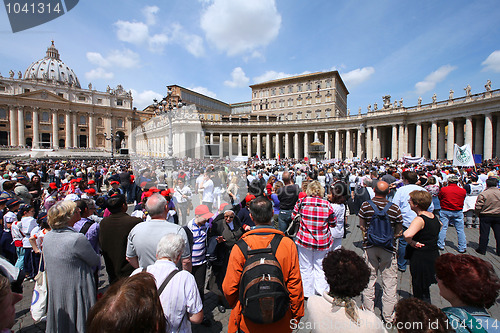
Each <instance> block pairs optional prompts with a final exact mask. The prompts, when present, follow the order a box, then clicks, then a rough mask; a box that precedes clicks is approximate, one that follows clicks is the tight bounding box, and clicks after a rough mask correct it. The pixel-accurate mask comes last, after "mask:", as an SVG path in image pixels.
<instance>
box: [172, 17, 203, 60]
mask: <svg viewBox="0 0 500 333" xmlns="http://www.w3.org/2000/svg"><path fill="white" fill-rule="evenodd" d="M171 36H172V37H171V40H172V41H173V42H175V43H177V44H179V45H181V46H183V47H185V48H186V50H187V51H188V52H189V53H191V54H192V55H194V56H195V57H201V56H203V55H204V54H205V47H204V46H203V38H201V37H200V36H198V35H195V34H191V33H188V32H187V31H186V30H185V29H184V28H183V27H182V26H181V25H180V24H178V23H174V24H172V26H171Z"/></svg>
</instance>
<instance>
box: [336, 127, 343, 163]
mask: <svg viewBox="0 0 500 333" xmlns="http://www.w3.org/2000/svg"><path fill="white" fill-rule="evenodd" d="M335 158H336V159H339V160H340V159H341V158H342V156H340V131H339V130H335Z"/></svg>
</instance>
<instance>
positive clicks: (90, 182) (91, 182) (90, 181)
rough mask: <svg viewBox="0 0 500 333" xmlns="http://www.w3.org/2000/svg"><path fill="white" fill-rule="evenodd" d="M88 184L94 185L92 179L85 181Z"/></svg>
mask: <svg viewBox="0 0 500 333" xmlns="http://www.w3.org/2000/svg"><path fill="white" fill-rule="evenodd" d="M87 184H89V185H94V184H95V181H94V180H89V182H88V183H87Z"/></svg>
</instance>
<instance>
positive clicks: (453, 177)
mask: <svg viewBox="0 0 500 333" xmlns="http://www.w3.org/2000/svg"><path fill="white" fill-rule="evenodd" d="M446 180H447V181H448V183H458V180H459V179H458V176H457V175H455V174H452V175H449V176H448V178H447V179H446Z"/></svg>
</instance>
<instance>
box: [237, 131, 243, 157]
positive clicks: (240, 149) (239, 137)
mask: <svg viewBox="0 0 500 333" xmlns="http://www.w3.org/2000/svg"><path fill="white" fill-rule="evenodd" d="M238 156H243V137H242V135H241V133H238Z"/></svg>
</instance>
